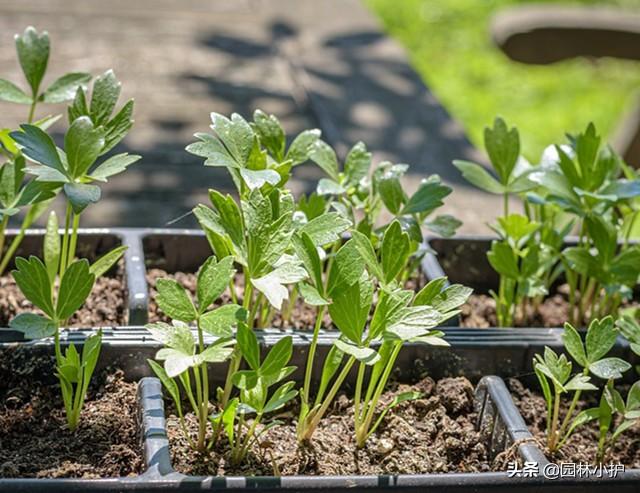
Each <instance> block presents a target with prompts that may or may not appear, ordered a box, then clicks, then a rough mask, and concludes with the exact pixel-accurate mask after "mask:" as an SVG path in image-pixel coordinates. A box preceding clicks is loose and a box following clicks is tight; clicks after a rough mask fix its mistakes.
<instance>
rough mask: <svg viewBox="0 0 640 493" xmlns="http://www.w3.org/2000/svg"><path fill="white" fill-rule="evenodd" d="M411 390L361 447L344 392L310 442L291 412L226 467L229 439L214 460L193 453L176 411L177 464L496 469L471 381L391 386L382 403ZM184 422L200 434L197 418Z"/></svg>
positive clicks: (261, 470)
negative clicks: (301, 440)
mask: <svg viewBox="0 0 640 493" xmlns="http://www.w3.org/2000/svg"><path fill="white" fill-rule="evenodd" d="M409 390H417V391H419V392H422V393H423V396H422V397H421V398H420V399H417V400H414V401H408V402H404V403H402V404H400V405H398V406H397V407H395V408H394V409H392V410H391V411H390V412H389V413H388V414H387V416H386V417H385V418H384V420H383V422H382V424H381V425H380V427H379V428H378V429H377V430H376V432H375V433H374V434H373V435H371V437H370V438H369V440H368V441H367V443H366V446H365V447H364V448H363V449H358V448H357V447H356V444H355V439H354V431H353V419H354V418H353V405H352V402H351V400H350V399H348V398H347V397H346V396H345V395H344V394H342V395H340V396H339V397H338V398H337V399H336V401H335V402H334V404H333V408H332V409H331V410H330V412H329V413H328V414H327V416H326V417H325V418H324V419H323V420H322V421H321V422H320V425H319V427H318V428H317V430H316V433H315V435H314V436H313V439H312V441H311V443H310V444H308V445H298V444H297V442H296V417H297V413H296V411H295V409H290V410H287V411H284V412H282V413H281V414H280V415H278V416H277V418H278V419H279V420H281V421H282V422H283V424H282V425H281V426H277V427H275V428H272V429H271V430H269V431H267V432H266V433H265V434H264V435H263V436H262V437H261V438H260V443H259V444H255V445H254V446H253V447H252V449H251V451H250V453H249V455H248V457H247V459H246V461H245V463H244V464H243V465H240V466H233V465H232V464H230V463H228V462H227V460H226V457H228V445H227V443H226V442H225V441H224V440H226V439H222V440H221V442H220V446H219V448H216V447H214V449H213V451H212V453H211V454H210V455H198V454H194V453H193V452H191V450H190V449H189V447H188V443H187V439H186V438H185V437H184V435H183V433H182V429H181V428H180V425H179V420H178V418H177V417H176V416H175V414H172V415H170V416H169V418H168V421H167V426H168V432H169V439H170V448H171V456H172V460H173V465H174V467H175V469H176V470H178V471H180V472H182V473H185V474H191V475H199V474H211V475H222V474H235V475H274V474H275V475H292V474H306V475H339V474H344V475H354V474H402V473H406V474H423V473H446V472H484V471H490V470H492V469H493V468H494V464H493V463H492V461H491V460H490V458H489V452H488V448H487V447H486V446H485V443H487V440H486V439H485V438H484V437H483V436H482V433H481V432H479V431H477V430H476V427H475V423H476V418H477V415H476V413H475V412H474V409H473V392H474V388H473V386H472V384H471V383H470V382H469V381H468V380H467V379H465V378H446V379H442V380H440V381H438V382H437V383H436V382H434V381H433V380H432V379H431V378H429V377H427V378H424V379H422V380H420V381H419V382H418V383H417V384H415V385H406V384H400V385H394V388H393V390H390V391H388V392H386V393H385V394H383V397H382V399H381V403H387V402H389V401H390V400H391V399H393V397H394V396H395V395H397V394H399V393H402V392H406V391H409ZM186 419H187V423H188V427H189V429H190V431H191V433H192V434H193V435H194V436H195V433H196V430H197V426H196V421H195V417H194V415H193V414H189V415H187V417H186Z"/></svg>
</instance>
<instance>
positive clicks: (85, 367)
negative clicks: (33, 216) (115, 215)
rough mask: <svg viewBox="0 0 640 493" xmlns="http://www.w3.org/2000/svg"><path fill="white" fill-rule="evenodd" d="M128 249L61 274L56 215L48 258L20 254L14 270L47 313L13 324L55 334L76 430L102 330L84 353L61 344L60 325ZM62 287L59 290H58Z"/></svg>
mask: <svg viewBox="0 0 640 493" xmlns="http://www.w3.org/2000/svg"><path fill="white" fill-rule="evenodd" d="M125 249H126V247H118V248H115V249H114V250H112V251H110V252H108V253H107V254H105V255H104V256H102V257H101V258H99V259H98V260H96V262H94V263H93V264H91V265H89V262H88V261H87V260H86V259H81V260H76V261H74V262H72V263H71V264H70V265H69V266H68V268H67V269H66V271H65V272H64V274H63V275H61V276H58V266H59V264H60V262H62V252H61V241H60V235H59V234H58V220H57V218H56V215H55V213H53V212H52V213H51V214H50V216H49V220H48V222H47V233H46V235H45V240H44V262H43V261H42V260H40V259H39V258H38V257H35V256H31V257H29V259H28V260H27V259H24V258H22V257H18V258H17V259H16V270H14V271H13V272H12V274H13V278H14V279H15V281H16V284H17V285H18V287H19V288H20V290H21V291H22V294H23V295H24V297H25V298H26V299H27V300H29V301H30V302H31V303H32V304H33V305H34V306H35V307H36V308H38V309H39V310H40V311H41V312H42V313H41V314H36V313H22V314H20V315H17V316H16V317H15V318H14V319H13V320H12V321H11V323H10V327H11V328H12V329H14V330H17V331H20V332H22V333H23V334H24V337H25V338H26V339H43V338H46V337H53V338H54V344H55V357H56V375H57V376H58V379H59V381H60V386H61V389H62V398H63V401H64V407H65V411H66V415H67V424H68V426H69V429H70V430H71V431H74V430H75V429H76V428H77V427H78V424H79V421H80V412H81V411H82V407H83V405H84V401H85V398H86V395H87V390H88V388H89V383H90V381H91V376H92V375H93V371H94V370H95V367H96V364H97V361H98V357H99V355H100V346H101V343H102V332H101V331H98V333H97V334H94V335H91V336H89V337H88V338H87V340H86V341H85V342H84V346H83V348H82V354H80V353H78V351H77V350H76V348H75V346H74V345H73V344H71V345H70V346H69V347H68V348H67V349H66V350H65V352H64V354H63V352H62V348H61V346H60V328H61V326H62V325H63V324H64V323H65V322H66V320H68V319H69V318H70V317H71V316H73V314H74V313H75V312H76V311H77V310H78V309H79V308H80V307H81V306H82V305H83V304H84V302H85V301H86V299H87V297H88V296H89V294H90V293H91V290H92V288H93V285H94V283H95V280H96V279H97V278H98V277H100V276H101V275H103V274H104V273H106V272H107V271H108V270H109V269H110V268H111V267H112V266H113V265H114V264H115V263H116V262H117V261H118V260H119V259H120V257H122V255H123V253H124V251H125ZM56 288H57V289H56Z"/></svg>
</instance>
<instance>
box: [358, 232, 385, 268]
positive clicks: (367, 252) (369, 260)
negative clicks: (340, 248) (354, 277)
mask: <svg viewBox="0 0 640 493" xmlns="http://www.w3.org/2000/svg"><path fill="white" fill-rule="evenodd" d="M350 241H351V242H353V244H354V245H355V247H356V249H357V250H358V252H359V253H360V256H361V257H362V259H363V260H364V263H365V264H366V266H367V269H368V270H369V272H370V273H371V274H372V275H374V276H375V277H376V278H378V279H384V273H383V272H382V266H381V265H380V263H379V262H378V257H377V255H376V252H375V250H374V249H373V245H372V244H371V240H370V239H369V237H367V236H366V235H364V234H362V233H361V232H360V231H352V232H351V240H350Z"/></svg>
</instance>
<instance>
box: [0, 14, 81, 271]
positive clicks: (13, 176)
mask: <svg viewBox="0 0 640 493" xmlns="http://www.w3.org/2000/svg"><path fill="white" fill-rule="evenodd" d="M15 42H16V51H17V54H18V60H19V62H20V66H21V68H22V72H23V74H24V76H25V79H26V81H27V83H28V85H29V90H28V91H26V92H25V91H23V90H22V89H21V88H20V87H18V86H17V85H15V84H14V83H12V82H10V81H8V80H5V79H0V101H7V102H10V103H17V104H23V105H26V106H29V115H28V117H27V123H29V124H31V123H33V124H34V125H36V126H38V127H40V128H41V129H42V130H46V129H47V128H48V127H49V126H50V125H52V124H53V123H55V122H56V121H57V120H58V118H59V117H57V116H56V117H51V116H49V117H46V118H44V119H42V120H39V121H37V122H34V115H35V113H36V107H37V105H38V103H47V104H49V103H62V102H64V101H68V100H70V99H73V96H74V94H75V93H76V90H77V89H78V88H79V87H83V86H84V85H85V84H87V83H88V82H89V80H90V79H91V75H90V74H86V73H79V72H74V73H68V74H65V75H63V76H62V77H60V78H58V79H57V80H55V81H54V82H53V83H52V84H51V85H50V86H49V87H47V89H45V90H43V91H41V90H40V88H41V84H42V80H43V78H44V76H45V72H46V69H47V64H48V61H49V49H50V43H49V35H48V34H47V33H46V32H42V33H38V32H37V31H36V30H35V29H34V28H33V27H27V28H26V29H25V31H24V33H23V34H22V35H16V37H15ZM10 132H11V131H10V129H7V128H4V129H0V155H2V156H4V157H5V158H6V159H7V161H6V162H5V163H4V164H2V166H0V274H2V273H3V272H4V270H5V269H6V267H7V265H8V264H9V262H10V261H11V259H12V258H13V255H14V254H15V252H16V250H17V249H18V247H19V246H20V243H21V242H22V239H23V238H24V234H25V230H26V229H27V228H28V227H29V226H31V224H33V222H34V221H36V220H37V219H38V217H40V215H41V214H43V213H44V211H45V210H46V209H47V208H48V206H49V202H50V199H52V198H53V197H54V196H55V195H56V193H57V187H56V186H52V185H51V184H46V183H40V182H38V181H36V180H29V181H25V159H24V156H23V155H22V153H21V150H20V148H19V147H18V146H17V145H16V142H15V141H14V140H13V139H12V138H11V136H10ZM24 208H26V209H27V212H26V214H25V217H24V219H23V221H22V224H21V226H20V231H19V232H18V234H17V235H16V237H15V238H14V239H13V241H12V242H11V244H10V245H9V246H8V248H7V251H6V252H5V251H4V244H5V231H6V228H7V225H8V223H9V218H10V217H12V216H15V215H16V214H18V213H19V212H20V211H21V210H22V209H24Z"/></svg>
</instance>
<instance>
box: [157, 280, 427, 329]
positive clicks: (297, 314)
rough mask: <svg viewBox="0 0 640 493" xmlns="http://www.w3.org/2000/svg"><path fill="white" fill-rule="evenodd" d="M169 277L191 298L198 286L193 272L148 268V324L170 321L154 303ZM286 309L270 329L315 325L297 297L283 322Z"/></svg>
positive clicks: (239, 287)
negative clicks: (160, 281) (162, 281)
mask: <svg viewBox="0 0 640 493" xmlns="http://www.w3.org/2000/svg"><path fill="white" fill-rule="evenodd" d="M162 278H169V279H174V280H176V281H177V282H178V283H179V284H180V285H181V286H184V287H185V288H186V289H187V290H188V291H189V292H190V293H191V295H192V296H194V297H195V293H196V286H197V275H196V274H193V273H187V272H175V273H168V272H167V271H165V270H162V269H149V270H148V271H147V284H148V285H149V295H150V299H149V322H158V321H164V322H169V321H170V320H169V319H168V318H167V317H166V316H165V315H164V313H162V311H161V310H160V309H159V308H158V305H157V303H156V296H157V294H158V291H157V290H156V282H157V280H158V279H162ZM234 283H235V289H236V296H237V298H238V300H239V303H242V295H243V293H244V277H243V276H241V275H236V278H235V280H234ZM421 283H422V280H420V279H418V280H414V279H410V280H409V281H407V284H406V289H413V290H417V289H416V288H417V287H418V286H420V285H421ZM231 302H232V300H231V294H230V291H229V289H227V290H226V291H225V292H224V293H223V294H222V295H221V296H220V299H219V300H216V302H215V303H214V305H213V306H222V305H226V304H228V303H231ZM288 310H289V308H288V307H287V301H285V302H284V303H283V305H282V310H279V311H276V312H275V314H274V317H273V320H272V322H271V323H270V324H269V327H273V328H276V329H284V328H289V329H296V330H312V329H313V326H314V324H315V323H316V309H315V307H313V306H311V305H308V304H306V303H305V302H304V300H303V299H302V298H301V297H298V298H297V299H296V301H295V302H294V306H293V307H292V308H291V311H290V313H289V316H288V318H287V319H286V320H285V319H284V318H283V314H285V313H287V311H288ZM322 326H323V327H324V328H325V329H331V328H332V324H331V319H330V318H329V315H328V314H327V313H326V312H325V315H324V318H323V323H322Z"/></svg>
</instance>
